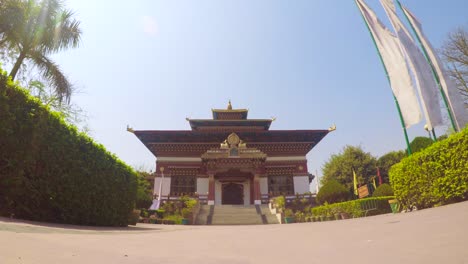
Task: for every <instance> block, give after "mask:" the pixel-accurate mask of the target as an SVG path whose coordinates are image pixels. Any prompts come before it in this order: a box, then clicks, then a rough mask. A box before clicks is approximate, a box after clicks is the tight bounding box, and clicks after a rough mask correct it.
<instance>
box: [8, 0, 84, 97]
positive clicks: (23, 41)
mask: <svg viewBox="0 0 468 264" xmlns="http://www.w3.org/2000/svg"><path fill="white" fill-rule="evenodd" d="M0 14H9V15H8V16H7V17H5V18H3V17H2V18H1V19H0V35H1V39H0V44H2V46H4V47H6V48H7V49H9V50H14V52H16V53H17V54H18V56H17V58H16V60H15V62H14V63H13V64H14V65H13V68H12V70H11V72H10V76H11V77H12V79H15V77H16V75H17V73H18V72H19V70H20V68H21V66H23V65H24V63H25V62H26V61H29V62H31V63H33V64H34V65H35V66H36V67H37V68H38V69H39V71H40V72H41V74H42V76H43V77H44V78H45V79H46V80H47V81H48V83H49V84H50V85H51V86H52V87H53V88H54V90H55V92H56V94H57V96H59V98H60V99H62V98H66V99H68V100H69V98H70V94H71V90H72V85H71V83H70V82H69V81H68V79H67V78H66V76H65V75H64V74H63V73H62V71H61V69H60V67H59V66H58V65H57V64H56V63H55V62H54V61H52V60H51V58H50V55H52V54H54V53H56V52H58V51H61V50H64V49H68V48H75V47H77V46H78V44H79V42H80V36H81V30H80V27H79V25H80V22H79V21H77V20H75V19H73V12H72V11H70V10H67V9H65V8H64V7H63V2H62V1H61V0H43V1H38V0H28V1H26V0H5V1H2V4H1V5H0ZM10 16H13V17H15V19H11V20H10V19H9V17H10Z"/></svg>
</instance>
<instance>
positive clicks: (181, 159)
mask: <svg viewBox="0 0 468 264" xmlns="http://www.w3.org/2000/svg"><path fill="white" fill-rule="evenodd" d="M212 114H213V118H212V119H189V118H187V121H188V122H189V124H190V127H191V130H181V131H166V130H140V131H133V130H132V132H133V133H134V134H135V135H136V136H137V137H138V139H140V141H141V142H142V143H143V144H144V145H145V146H146V147H147V148H148V149H149V150H150V151H151V152H152V153H153V154H154V156H155V157H156V178H155V180H154V194H155V195H156V196H157V195H158V193H159V190H161V194H162V197H163V198H164V199H177V198H178V197H180V196H182V195H189V196H193V197H198V198H199V199H200V200H202V201H206V203H208V204H209V205H220V204H239V205H250V204H262V203H268V201H269V199H270V198H272V197H275V196H279V195H285V196H293V195H296V194H304V193H309V192H310V191H309V184H310V182H311V181H312V179H313V177H314V176H313V175H312V174H310V173H309V172H308V170H307V157H306V155H307V153H308V152H309V151H311V150H312V148H313V147H314V146H315V145H316V144H318V143H319V142H320V140H322V139H323V138H324V137H325V136H326V135H327V134H328V133H329V132H330V131H331V130H332V129H328V130H270V125H271V123H272V122H273V121H274V119H248V118H247V115H248V110H247V109H233V108H232V105H231V102H229V105H228V107H227V109H212ZM162 174H164V175H162Z"/></svg>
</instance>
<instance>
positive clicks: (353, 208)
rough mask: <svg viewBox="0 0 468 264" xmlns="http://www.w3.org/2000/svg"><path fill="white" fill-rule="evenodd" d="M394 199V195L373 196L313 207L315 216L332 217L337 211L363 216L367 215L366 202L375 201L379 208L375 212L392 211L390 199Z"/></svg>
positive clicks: (352, 215) (353, 215)
mask: <svg viewBox="0 0 468 264" xmlns="http://www.w3.org/2000/svg"><path fill="white" fill-rule="evenodd" d="M391 199H394V197H393V196H387V197H371V198H365V199H358V200H352V201H347V202H342V203H334V204H325V205H322V206H318V207H314V208H312V209H311V211H312V215H313V216H327V217H330V216H332V215H334V214H335V213H347V214H349V215H350V216H351V217H362V216H364V215H365V209H364V208H365V204H366V203H369V202H375V204H376V206H377V210H376V211H375V212H373V214H374V215H375V214H384V213H390V212H391V209H390V205H389V204H388V200H391Z"/></svg>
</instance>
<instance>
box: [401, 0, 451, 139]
mask: <svg viewBox="0 0 468 264" xmlns="http://www.w3.org/2000/svg"><path fill="white" fill-rule="evenodd" d="M396 2H397V4H398V6H399V7H400V9H401V11H402V12H403V15H404V16H405V18H406V21H407V22H408V24H409V25H410V27H411V30H412V31H413V33H414V35H415V36H416V39H417V40H418V43H419V46H420V47H421V49H422V51H423V53H424V57H425V58H426V61H427V63H429V65H430V66H431V70H432V75H433V77H434V79H435V81H436V83H437V86H438V87H439V91H440V94H441V95H442V99H443V101H444V104H445V108H447V112H448V115H449V117H450V123H451V124H452V127H453V129H454V130H455V132H458V128H457V126H456V125H455V121H454V119H453V113H452V111H451V109H450V107H449V104H448V99H447V95H446V94H445V92H444V90H443V88H442V84H441V83H440V76H439V74H438V73H437V71H436V70H435V67H434V64H433V63H432V61H431V59H430V57H429V54H428V53H427V50H426V48H425V47H424V45H423V44H422V41H421V38H420V37H419V35H418V33H417V32H416V29H415V28H414V26H413V23H411V21H410V19H409V17H408V16H407V15H406V12H405V11H404V10H403V6H402V5H401V2H400V1H399V0H396ZM447 89H448V88H447Z"/></svg>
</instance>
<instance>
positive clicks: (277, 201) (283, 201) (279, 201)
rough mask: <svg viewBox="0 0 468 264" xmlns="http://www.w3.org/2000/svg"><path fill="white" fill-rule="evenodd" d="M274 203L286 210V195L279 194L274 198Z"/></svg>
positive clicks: (281, 209)
mask: <svg viewBox="0 0 468 264" xmlns="http://www.w3.org/2000/svg"><path fill="white" fill-rule="evenodd" d="M273 205H274V207H275V208H278V209H279V210H280V211H284V209H285V208H286V197H284V196H278V197H275V198H273Z"/></svg>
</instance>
